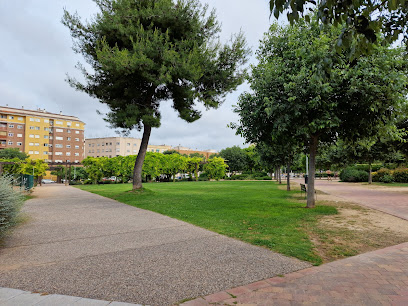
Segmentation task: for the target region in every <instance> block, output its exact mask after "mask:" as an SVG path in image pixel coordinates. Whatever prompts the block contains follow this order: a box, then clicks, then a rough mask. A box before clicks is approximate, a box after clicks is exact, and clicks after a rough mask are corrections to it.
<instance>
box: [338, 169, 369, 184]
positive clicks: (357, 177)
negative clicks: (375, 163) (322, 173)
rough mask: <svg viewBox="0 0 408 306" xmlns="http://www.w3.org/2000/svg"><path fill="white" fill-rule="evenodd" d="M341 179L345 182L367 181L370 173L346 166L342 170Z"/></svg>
mask: <svg viewBox="0 0 408 306" xmlns="http://www.w3.org/2000/svg"><path fill="white" fill-rule="evenodd" d="M340 180H341V181H343V182H367V181H368V173H367V172H366V171H363V170H357V169H355V168H346V169H344V170H342V171H341V172H340Z"/></svg>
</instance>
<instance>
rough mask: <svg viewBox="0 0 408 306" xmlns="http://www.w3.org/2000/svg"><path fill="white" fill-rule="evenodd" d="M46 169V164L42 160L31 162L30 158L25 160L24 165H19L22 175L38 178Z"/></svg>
mask: <svg viewBox="0 0 408 306" xmlns="http://www.w3.org/2000/svg"><path fill="white" fill-rule="evenodd" d="M47 169H48V164H46V163H45V162H44V161H43V160H41V159H37V160H32V159H30V158H27V159H26V160H25V161H24V163H22V164H21V170H20V171H21V173H22V174H29V175H34V176H35V177H37V178H38V177H40V176H43V175H45V171H47Z"/></svg>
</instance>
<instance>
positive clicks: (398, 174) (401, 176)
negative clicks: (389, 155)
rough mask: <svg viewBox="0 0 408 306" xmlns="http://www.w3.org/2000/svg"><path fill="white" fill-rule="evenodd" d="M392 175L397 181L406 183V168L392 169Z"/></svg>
mask: <svg viewBox="0 0 408 306" xmlns="http://www.w3.org/2000/svg"><path fill="white" fill-rule="evenodd" d="M392 176H393V178H394V181H395V182H397V183H408V168H397V169H395V170H394V171H393V173H392Z"/></svg>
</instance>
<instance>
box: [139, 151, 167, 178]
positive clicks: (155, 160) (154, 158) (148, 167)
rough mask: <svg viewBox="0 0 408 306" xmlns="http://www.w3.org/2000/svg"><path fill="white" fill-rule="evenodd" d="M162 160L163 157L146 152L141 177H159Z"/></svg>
mask: <svg viewBox="0 0 408 306" xmlns="http://www.w3.org/2000/svg"><path fill="white" fill-rule="evenodd" d="M163 158H164V156H163V155H162V154H161V153H153V152H147V153H146V158H145V162H144V163H143V175H144V176H145V177H150V178H152V179H153V178H156V177H157V176H159V175H160V174H161V168H162V159H163ZM146 181H147V179H146Z"/></svg>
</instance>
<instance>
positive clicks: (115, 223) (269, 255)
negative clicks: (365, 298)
mask: <svg viewBox="0 0 408 306" xmlns="http://www.w3.org/2000/svg"><path fill="white" fill-rule="evenodd" d="M34 196H35V198H34V199H31V200H29V201H27V202H26V204H25V206H24V212H25V213H26V214H27V215H28V216H29V217H30V218H29V220H28V221H27V222H26V223H25V224H23V225H21V226H20V227H19V228H17V229H16V230H15V231H14V233H13V236H12V238H11V239H9V240H8V241H7V242H6V246H5V248H2V249H0V286H2V287H7V288H15V289H21V290H26V291H33V292H41V293H44V292H45V293H49V294H62V295H70V296H78V297H84V298H91V299H102V300H108V301H122V302H129V303H138V304H150V305H168V304H172V303H175V302H178V301H180V300H182V299H186V298H192V297H197V296H202V295H206V294H211V293H214V292H218V291H222V290H226V289H228V288H232V287H236V286H241V285H244V284H248V283H251V282H254V281H258V280H261V279H265V278H269V277H273V276H276V275H279V274H285V273H289V272H293V271H296V270H299V269H303V268H306V267H308V266H310V265H309V264H307V263H304V262H301V261H299V260H296V259H292V258H288V257H285V256H283V255H280V254H276V253H273V252H271V251H269V250H267V249H264V248H260V247H256V246H252V245H249V244H247V243H243V242H240V241H237V240H234V239H231V238H227V237H224V236H221V235H218V234H215V233H213V232H210V231H207V230H204V229H201V228H198V227H195V226H193V225H190V224H187V223H185V222H181V221H178V220H175V219H172V218H169V217H166V216H163V215H160V214H157V213H153V212H150V211H146V210H142V209H138V208H135V207H131V206H128V205H125V204H121V203H119V202H116V201H114V200H110V199H107V198H104V197H101V196H98V195H94V194H91V193H88V192H85V191H81V190H79V189H76V188H73V187H65V186H61V185H45V186H42V187H38V188H36V190H35V192H34Z"/></svg>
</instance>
